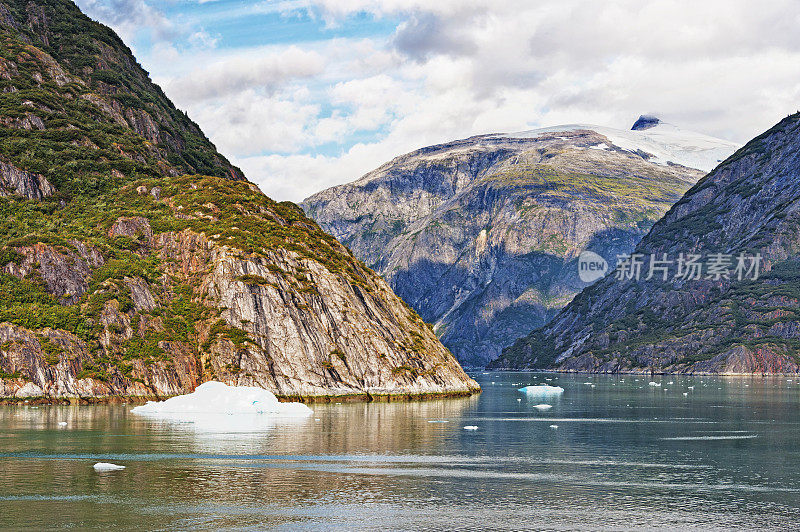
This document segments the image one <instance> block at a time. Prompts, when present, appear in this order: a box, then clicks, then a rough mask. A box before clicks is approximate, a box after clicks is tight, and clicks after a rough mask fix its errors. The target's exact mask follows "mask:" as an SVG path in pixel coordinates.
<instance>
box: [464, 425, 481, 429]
mask: <svg viewBox="0 0 800 532" xmlns="http://www.w3.org/2000/svg"><path fill="white" fill-rule="evenodd" d="M464 430H478V427H477V426H476V425H467V426H465V427H464Z"/></svg>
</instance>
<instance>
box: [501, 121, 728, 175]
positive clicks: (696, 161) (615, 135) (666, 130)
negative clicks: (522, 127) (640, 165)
mask: <svg viewBox="0 0 800 532" xmlns="http://www.w3.org/2000/svg"><path fill="white" fill-rule="evenodd" d="M580 130H588V131H595V132H597V133H599V134H601V135H603V136H604V137H606V138H607V139H608V140H610V141H611V143H612V144H613V145H614V146H616V147H617V148H620V149H622V150H625V151H629V152H631V153H638V152H643V153H646V154H648V155H649V160H650V161H651V162H653V163H655V164H659V165H662V166H666V165H668V164H669V163H674V164H680V165H682V166H686V167H688V168H696V169H698V170H702V171H704V172H710V171H711V170H713V169H714V168H715V167H716V166H717V165H718V164H719V163H720V162H722V161H723V160H725V159H727V158H728V157H729V156H730V155H731V154H732V153H733V152H735V151H736V150H738V149H739V148H740V147H741V144H737V143H735V142H731V141H728V140H723V139H718V138H715V137H711V136H708V135H704V134H702V133H696V132H694V131H685V130H682V129H680V128H677V127H675V126H673V125H672V124H667V123H665V122H659V123H658V124H657V125H656V126H654V127H651V128H648V129H642V130H624V129H615V128H611V127H604V126H595V125H591V124H568V125H564V126H554V127H545V128H541V129H533V130H530V131H522V132H519V133H510V134H507V135H502V136H504V137H509V138H537V137H539V136H542V135H544V134H548V133H557V132H562V131H563V132H567V131H580ZM600 146H602V144H601V145H596V146H591V148H593V149H609V147H608V146H606V148H600Z"/></svg>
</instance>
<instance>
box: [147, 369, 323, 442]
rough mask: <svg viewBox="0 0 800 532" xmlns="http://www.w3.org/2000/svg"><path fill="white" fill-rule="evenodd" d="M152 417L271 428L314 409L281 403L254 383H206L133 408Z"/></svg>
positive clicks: (237, 428)
mask: <svg viewBox="0 0 800 532" xmlns="http://www.w3.org/2000/svg"><path fill="white" fill-rule="evenodd" d="M131 412H133V413H134V414H137V415H140V416H146V417H149V418H152V419H159V420H165V421H175V422H184V423H193V424H194V425H195V427H196V428H200V429H203V430H208V431H212V432H248V431H254V430H262V429H265V428H269V427H270V426H271V425H272V424H273V420H275V419H297V418H306V417H308V416H310V415H311V414H312V413H313V411H312V410H311V409H310V408H309V407H307V406H306V405H304V404H302V403H281V402H279V401H278V398H277V397H275V394H273V393H272V392H270V391H268V390H264V389H263V388H257V387H254V386H228V385H227V384H224V383H222V382H213V381H212V382H206V383H204V384H201V385H200V386H198V387H197V388H196V389H195V391H194V392H193V393H190V394H187V395H179V396H177V397H173V398H171V399H167V400H166V401H160V402H159V401H150V402H148V403H147V404H146V405H142V406H137V407H136V408H134V409H133V410H131Z"/></svg>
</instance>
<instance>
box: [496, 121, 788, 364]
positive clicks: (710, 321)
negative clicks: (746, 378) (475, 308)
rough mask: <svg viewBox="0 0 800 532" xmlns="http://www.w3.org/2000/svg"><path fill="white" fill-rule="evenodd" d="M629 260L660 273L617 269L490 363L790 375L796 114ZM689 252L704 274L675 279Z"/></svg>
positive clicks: (699, 187) (692, 194) (677, 210)
mask: <svg viewBox="0 0 800 532" xmlns="http://www.w3.org/2000/svg"><path fill="white" fill-rule="evenodd" d="M636 254H637V255H639V256H640V257H641V259H643V262H644V267H645V268H648V263H652V258H653V257H655V258H656V259H657V260H658V261H661V262H660V263H659V264H660V265H662V266H666V267H667V268H668V269H667V271H666V272H665V274H664V275H662V273H661V272H660V271H658V273H657V275H655V276H653V277H652V278H651V279H649V280H647V279H646V278H642V279H638V280H637V279H636V278H635V277H633V276H630V275H628V274H629V273H630V268H628V266H629V265H630V263H627V266H626V267H625V268H623V269H621V270H619V271H618V272H616V273H615V274H613V275H609V276H608V277H606V278H604V279H603V280H601V281H599V282H598V283H596V284H594V285H592V286H591V287H589V288H587V289H586V290H584V291H583V292H582V293H581V294H580V295H578V296H577V297H576V298H575V299H574V300H573V301H572V303H570V304H569V305H568V306H567V307H566V308H565V309H564V310H563V311H562V312H561V313H559V314H558V316H557V317H556V318H555V319H553V320H552V321H551V322H550V323H549V324H548V325H546V326H545V327H544V328H541V329H539V330H537V331H535V332H533V333H531V334H530V335H529V336H527V337H526V338H524V339H522V340H520V341H518V342H516V343H515V344H514V345H513V346H512V347H510V348H508V349H506V350H505V351H504V352H503V355H502V356H501V357H500V358H499V359H498V360H496V361H495V362H493V363H492V365H491V366H492V367H495V368H555V369H560V370H566V371H591V372H620V371H642V372H651V371H654V372H681V373H727V374H752V373H758V374H781V373H787V374H796V373H800V354H799V353H800V115H797V114H796V115H792V116H790V117H787V118H786V119H784V120H782V121H781V122H780V123H778V124H777V125H776V126H775V127H773V128H772V129H770V130H769V131H766V132H765V133H763V134H761V135H759V136H758V137H756V138H755V139H753V140H752V141H750V142H749V143H747V145H745V146H744V147H743V148H742V149H740V150H738V151H737V152H736V153H735V154H734V155H733V156H731V157H730V158H728V159H727V160H726V161H724V162H723V163H722V164H720V165H719V166H718V167H717V168H716V169H715V170H714V171H713V172H711V173H710V174H709V175H708V176H706V177H705V178H703V179H702V180H701V181H700V182H699V183H697V184H696V185H695V186H694V187H692V189H691V190H689V191H688V192H687V193H686V195H685V196H684V197H683V198H682V199H681V200H680V201H679V202H677V203H676V204H675V205H674V206H673V207H672V208H671V209H670V210H669V212H668V213H667V214H666V216H664V218H663V219H661V220H660V221H659V222H658V223H656V224H655V226H654V227H653V229H652V231H651V232H650V233H649V234H648V235H647V237H646V238H644V240H642V242H641V243H640V244H639V245H638V246H637V247H636ZM690 256H695V257H700V259H699V260H697V261H695V262H696V263H699V264H700V265H701V268H702V269H697V271H696V272H695V273H694V274H692V275H689V276H686V275H684V276H681V275H680V273H681V272H680V270H681V266H683V268H682V269H683V273H684V274H685V273H686V272H687V271H688V268H687V267H686V264H687V259H688V258H689V257H690ZM668 261H672V264H666V263H667V262H668ZM743 273H744V275H742V274H743Z"/></svg>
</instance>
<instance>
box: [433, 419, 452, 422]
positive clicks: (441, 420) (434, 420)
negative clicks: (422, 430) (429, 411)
mask: <svg viewBox="0 0 800 532" xmlns="http://www.w3.org/2000/svg"><path fill="white" fill-rule="evenodd" d="M428 423H450V422H449V421H448V420H446V419H429V420H428Z"/></svg>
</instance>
